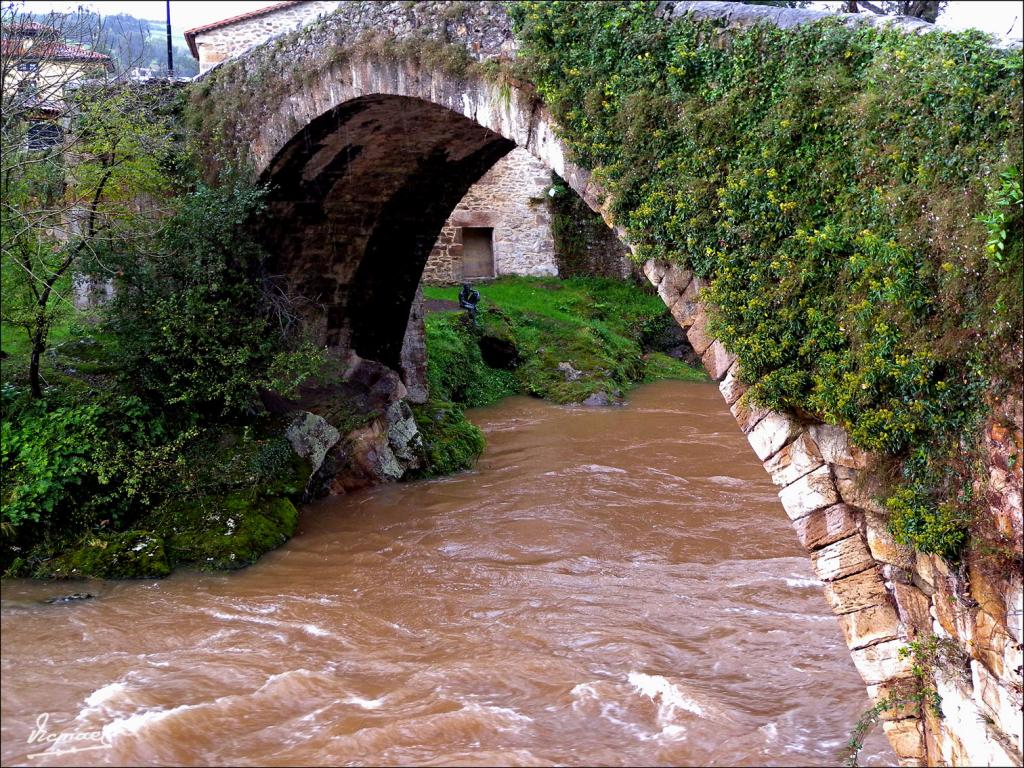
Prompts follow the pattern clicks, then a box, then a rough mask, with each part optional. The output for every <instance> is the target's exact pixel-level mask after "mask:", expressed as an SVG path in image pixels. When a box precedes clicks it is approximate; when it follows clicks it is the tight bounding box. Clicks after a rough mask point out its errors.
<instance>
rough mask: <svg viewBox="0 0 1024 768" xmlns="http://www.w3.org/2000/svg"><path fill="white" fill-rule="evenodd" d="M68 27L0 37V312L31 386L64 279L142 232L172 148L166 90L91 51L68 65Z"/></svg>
mask: <svg viewBox="0 0 1024 768" xmlns="http://www.w3.org/2000/svg"><path fill="white" fill-rule="evenodd" d="M2 14H3V15H2V22H3V31H4V38H5V40H7V41H10V40H17V39H18V36H19V34H23V33H22V32H21V30H24V29H30V28H31V27H28V26H27V24H28V22H27V21H26V19H25V17H24V16H23V15H20V14H19V13H18V11H17V10H16V9H15V8H14V7H13V6H4V7H3V9H2ZM69 31H70V30H68V29H67V28H65V27H58V28H54V29H52V30H50V31H48V32H47V33H46V38H45V39H43V40H40V41H38V42H35V43H34V44H33V45H31V46H28V47H24V46H21V45H7V44H5V46H4V48H3V56H2V59H0V83H2V86H3V88H2V115H3V117H2V120H0V150H2V159H0V193H2V195H0V197H2V202H0V233H2V234H0V270H2V276H3V281H4V301H3V305H2V313H0V317H2V319H3V321H4V322H5V323H8V324H10V325H12V326H15V327H17V328H20V329H22V330H23V331H24V332H25V333H26V334H27V336H28V340H29V344H30V348H31V352H30V363H29V385H30V388H31V391H32V394H33V395H34V396H35V397H41V396H42V393H43V389H42V379H41V375H40V361H41V359H42V355H43V353H44V352H45V351H46V348H47V346H48V341H49V333H50V329H51V328H52V326H53V324H54V322H55V320H56V319H57V318H58V317H60V316H61V315H62V314H63V313H66V312H68V311H70V310H71V309H72V307H73V304H72V301H71V290H72V278H73V277H74V275H75V274H76V273H79V272H81V271H82V269H83V268H84V266H85V265H86V262H87V261H88V262H90V263H91V264H92V265H93V266H94V267H96V266H98V267H99V268H100V269H102V267H103V264H104V261H105V259H106V258H107V257H108V255H109V254H110V253H113V252H115V251H117V250H120V249H125V248H131V247H134V245H133V244H134V243H136V242H139V241H141V240H143V239H145V238H146V237H147V236H148V235H149V234H150V233H151V231H152V229H153V226H154V225H155V223H156V221H157V220H158V218H159V216H160V211H159V210H158V208H157V206H156V205H155V203H154V201H155V200H157V199H159V197H160V196H161V195H163V194H164V193H165V192H166V190H167V178H166V174H165V173H164V167H165V163H166V161H167V159H168V157H169V156H170V154H171V152H172V149H173V135H172V132H171V130H170V128H169V126H168V124H167V118H166V114H164V113H163V111H162V110H161V103H162V102H163V101H165V100H166V98H167V94H166V93H165V92H164V91H162V90H159V89H152V88H143V87H140V86H133V85H132V84H128V83H124V82H123V81H120V80H118V79H116V78H114V77H113V76H112V75H111V73H110V72H109V71H108V70H107V68H106V67H105V66H104V63H105V60H104V59H102V58H100V59H97V60H96V61H97V65H96V66H77V65H76V66H70V65H68V64H67V63H66V62H65V61H64V57H66V50H67V49H66V46H65V44H64V43H63V39H64V37H65V36H66V35H67V34H68V33H69ZM37 36H38V35H37ZM81 58H83V59H84V60H85V61H86V64H88V58H87V57H86V56H85V54H82V55H81Z"/></svg>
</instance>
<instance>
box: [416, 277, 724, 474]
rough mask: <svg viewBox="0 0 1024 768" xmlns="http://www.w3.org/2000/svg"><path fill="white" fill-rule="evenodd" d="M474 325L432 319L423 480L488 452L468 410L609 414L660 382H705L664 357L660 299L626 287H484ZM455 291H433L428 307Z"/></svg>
mask: <svg viewBox="0 0 1024 768" xmlns="http://www.w3.org/2000/svg"><path fill="white" fill-rule="evenodd" d="M478 288H479V290H480V293H481V301H480V305H479V312H478V318H477V323H476V324H475V325H474V324H473V322H472V321H471V320H470V318H469V317H468V316H467V315H466V314H465V313H463V312H460V311H434V312H431V313H430V314H428V316H427V318H426V326H427V355H428V364H427V374H428V378H429V381H430V393H431V401H430V403H428V404H426V405H424V406H420V407H419V408H417V409H416V415H417V421H418V423H419V425H420V429H421V431H422V432H423V436H424V442H425V444H426V447H427V452H428V455H429V457H430V462H429V466H428V467H427V468H426V469H425V470H423V472H422V473H421V475H433V474H445V473H448V472H452V471H455V470H458V469H463V468H466V467H468V466H471V465H472V463H473V461H475V459H476V457H477V456H478V455H479V454H480V452H481V451H482V450H483V446H484V443H483V437H482V435H480V434H479V430H477V429H476V428H475V427H473V426H472V425H471V424H469V423H468V422H466V420H465V418H464V417H463V416H462V412H463V410H464V409H465V408H474V407H480V406H485V405H490V404H491V403H494V402H496V401H498V400H500V399H501V398H503V397H508V396H509V395H516V394H524V395H532V396H535V397H542V398H544V399H546V400H550V401H552V402H555V403H561V404H569V403H586V404H588V405H610V404H614V403H617V402H621V401H622V399H623V397H624V396H625V394H626V393H627V392H628V391H629V389H630V388H632V387H634V386H636V385H638V384H642V383H647V382H651V381H658V380H661V379H684V380H703V379H704V378H705V376H704V373H703V372H702V371H699V370H697V369H695V368H693V367H691V366H689V365H687V364H685V363H683V362H681V361H679V360H676V359H674V358H672V357H670V356H668V355H667V354H665V352H664V350H665V349H667V348H670V347H672V346H673V345H674V343H676V342H678V337H676V336H675V335H674V328H675V326H674V321H673V320H672V318H671V316H670V315H669V314H668V312H667V310H666V309H665V305H664V304H663V303H662V301H661V300H660V299H659V298H658V297H657V296H655V295H652V294H649V293H647V292H645V291H643V290H642V289H641V288H639V287H637V286H636V285H632V284H630V283H627V282H624V281H622V280H610V279H605V278H572V279H569V280H558V279H556V278H529V277H504V278H501V279H499V280H495V281H493V282H489V283H484V284H482V285H480V286H478ZM458 291H459V289H458V288H457V287H437V286H427V287H425V288H424V291H423V293H424V297H425V298H426V299H427V301H428V306H431V305H434V306H437V305H439V304H440V303H442V302H445V301H448V302H452V301H454V299H456V298H457V296H458Z"/></svg>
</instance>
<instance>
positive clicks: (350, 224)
mask: <svg viewBox="0 0 1024 768" xmlns="http://www.w3.org/2000/svg"><path fill="white" fill-rule="evenodd" d="M514 146H515V144H514V143H513V142H511V141H509V140H508V139H505V138H503V137H501V136H499V135H497V134H495V133H494V132H493V131H490V130H488V129H486V128H484V127H482V126H481V125H479V124H478V123H475V122H473V121H472V120H469V119H468V118H466V117H463V116H461V115H457V114H455V113H454V112H452V111H450V110H448V109H445V108H443V107H440V106H437V105H435V104H431V103H429V102H425V101H423V100H421V99H412V98H407V97H400V96H387V95H374V96H365V97H361V98H357V99H353V100H351V101H348V102H345V103H344V104H342V105H340V106H338V107H336V108H334V109H331V110H329V111H328V112H327V113H325V114H323V115H321V116H320V117H318V118H316V119H315V120H313V121H312V122H311V123H309V125H307V126H306V127H305V128H303V129H302V130H301V131H299V132H298V133H297V134H296V135H295V136H294V137H293V138H292V140H291V141H289V142H288V144H287V145H286V146H285V147H284V149H282V150H281V152H280V153H279V154H278V155H277V157H275V158H274V160H273V162H272V163H271V164H270V166H269V167H268V168H267V170H266V171H265V172H264V174H263V180H264V181H265V182H267V183H269V184H270V185H271V192H270V195H269V197H268V201H267V212H266V216H265V218H264V220H263V227H262V238H263V241H264V243H265V244H266V246H267V249H268V251H269V253H270V254H272V258H273V262H272V264H271V269H272V271H274V272H275V273H278V274H282V275H286V276H287V279H288V282H289V284H290V286H289V287H290V289H291V291H292V292H294V293H296V294H298V295H301V296H304V297H306V298H308V299H310V300H312V301H315V302H317V303H318V304H320V305H321V306H322V307H323V308H324V310H325V312H324V316H323V322H324V323H325V327H324V328H323V331H324V334H325V338H326V341H327V343H328V344H329V345H331V346H333V347H345V348H351V349H353V350H354V351H355V352H356V353H357V354H358V355H359V356H360V357H363V358H367V359H371V360H376V361H378V362H381V363H383V364H384V365H387V366H389V367H391V368H397V367H398V365H399V362H400V361H399V355H400V352H401V347H402V340H403V337H404V334H405V329H406V324H407V320H408V317H409V307H410V305H411V303H412V300H413V296H414V294H415V291H416V287H417V285H418V284H419V280H420V275H421V273H422V271H423V266H424V264H426V260H427V257H428V256H429V255H430V250H431V248H432V247H433V244H434V242H435V240H436V238H437V234H438V232H440V230H441V227H442V225H443V224H444V222H445V220H446V218H447V217H448V215H449V213H450V212H451V211H452V209H453V208H454V207H455V206H456V205H457V204H458V202H459V200H461V199H462V197H463V196H464V195H465V194H466V191H467V190H468V189H469V188H470V187H471V186H472V185H473V184H474V183H475V182H476V181H477V180H478V179H479V178H480V177H481V176H482V175H483V174H484V173H485V172H486V171H487V170H488V169H489V168H490V167H491V166H492V165H493V164H494V163H495V162H496V161H497V160H498V159H500V158H501V157H502V156H503V155H505V154H506V153H508V152H509V151H511V149H512V148H513V147H514Z"/></svg>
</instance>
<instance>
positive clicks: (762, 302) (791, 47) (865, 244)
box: [512, 2, 1022, 556]
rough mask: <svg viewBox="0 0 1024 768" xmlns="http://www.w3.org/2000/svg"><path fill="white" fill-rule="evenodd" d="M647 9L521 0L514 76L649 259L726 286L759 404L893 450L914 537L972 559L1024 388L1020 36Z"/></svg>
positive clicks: (727, 333)
mask: <svg viewBox="0 0 1024 768" xmlns="http://www.w3.org/2000/svg"><path fill="white" fill-rule="evenodd" d="M654 5H655V4H654V3H652V2H623V3H582V4H581V3H566V2H545V3H537V2H521V3H516V4H515V5H514V6H513V8H512V17H513V20H514V23H515V27H516V36H517V39H518V40H519V41H520V45H521V47H520V50H519V61H518V62H517V66H518V67H519V70H520V72H521V73H522V75H523V76H524V77H525V78H527V79H529V80H530V81H532V82H533V83H534V84H535V85H536V88H537V91H538V94H539V96H540V98H541V100H542V101H543V102H544V103H545V104H546V105H547V106H548V107H549V108H550V109H551V111H552V114H553V116H554V118H555V120H556V121H557V122H558V123H559V125H560V126H561V129H562V134H561V136H562V139H563V141H564V142H565V144H566V146H567V147H568V148H569V150H570V152H571V153H572V154H573V156H574V157H573V159H574V160H575V161H576V162H578V163H580V164H581V165H583V166H585V167H587V168H589V169H591V170H593V172H594V175H595V178H596V179H597V180H598V181H599V183H600V184H601V185H602V186H603V188H604V189H605V190H607V191H608V193H609V195H610V198H611V200H610V209H611V211H612V214H613V216H614V219H615V221H616V223H617V224H618V225H621V226H624V227H625V229H626V230H627V232H628V234H629V238H630V241H631V242H632V243H633V244H634V245H635V247H636V252H637V255H638V257H639V258H640V259H641V260H643V259H647V258H651V257H653V258H658V259H666V260H669V261H672V262H676V263H679V264H682V265H685V266H687V267H689V268H692V269H694V270H695V271H696V272H697V274H698V275H700V276H702V277H704V278H707V279H709V280H710V281H711V285H710V288H709V289H707V291H706V292H705V293H704V294H702V297H703V298H704V300H706V301H708V302H709V304H710V306H711V308H712V325H711V329H710V330H711V331H712V333H713V334H714V335H716V336H717V337H718V338H719V339H721V341H722V342H723V343H725V344H726V346H727V347H728V348H729V349H730V350H731V351H732V352H734V353H736V354H737V355H738V356H739V359H740V363H741V367H742V371H743V376H744V378H745V379H746V381H747V383H749V384H751V385H752V386H751V388H750V390H749V394H748V397H749V398H751V400H752V401H753V402H756V403H758V404H761V405H764V406H766V407H770V408H772V409H776V410H790V411H794V412H796V413H798V414H801V413H802V414H805V415H807V416H812V417H814V418H817V419H820V420H823V421H826V422H828V423H833V424H838V425H841V426H842V427H844V428H845V429H847V430H848V432H849V434H850V435H851V438H852V439H853V440H854V442H855V443H856V444H857V445H858V446H859V447H861V448H864V449H868V450H871V451H874V452H876V453H878V454H880V455H882V456H885V457H888V458H889V460H890V461H891V466H890V467H889V471H890V473H891V475H892V480H893V483H892V484H891V489H890V492H889V497H888V499H887V502H886V504H887V506H888V507H889V509H890V510H891V512H892V513H893V516H892V527H893V530H894V532H895V533H896V535H897V537H898V538H899V539H900V540H902V541H903V542H905V543H910V544H913V545H914V546H916V547H917V548H918V549H921V550H924V551H929V552H936V553H940V554H943V555H946V556H955V555H957V554H958V553H959V550H960V549H961V548H962V546H963V544H964V542H965V540H966V529H967V527H968V525H969V520H970V517H971V513H972V506H973V505H974V503H975V500H974V499H972V498H971V491H970V488H971V478H972V476H973V474H974V473H975V472H976V471H977V470H978V468H979V467H980V463H979V460H980V457H975V456H974V455H973V454H972V453H971V452H970V450H969V449H968V447H969V446H972V445H977V444H979V443H980V441H979V440H978V439H977V438H978V434H977V433H978V430H979V428H980V425H981V423H982V420H983V418H984V416H985V415H986V413H987V412H988V405H987V401H989V400H990V399H991V398H993V397H995V398H998V397H1000V396H1001V395H1003V394H1005V393H1007V392H1009V391H1019V386H1020V365H1021V343H1020V339H1021V329H1022V321H1021V311H1022V305H1021V281H1022V266H1021V265H1022V256H1021V253H1022V246H1021V242H1022V234H1021V229H1022V218H1021V187H1020V164H1021V97H1022V87H1021V70H1022V58H1021V52H1020V50H1015V51H1007V50H999V49H997V48H994V47H993V46H992V45H991V44H990V41H989V40H988V39H987V38H986V37H985V36H984V35H982V34H981V33H978V32H965V33H959V34H953V33H947V32H938V31H936V32H930V33H928V34H925V35H908V34H906V33H904V32H901V31H898V30H886V29H880V28H877V27H870V26H864V27H855V28H849V27H847V26H844V25H843V24H842V23H841V22H840V21H839V20H824V21H821V22H818V23H815V24H810V25H803V26H799V27H793V28H789V29H779V28H777V27H774V26H770V25H758V26H755V27H751V28H747V29H731V30H729V32H728V35H724V34H721V33H722V30H721V29H719V28H717V27H716V26H715V23H714V22H713V21H707V20H704V21H696V20H693V19H692V17H685V16H684V17H682V18H678V19H675V20H673V21H671V22H666V21H665V20H663V19H661V18H658V17H657V16H656V14H655V12H654V11H655V9H654Z"/></svg>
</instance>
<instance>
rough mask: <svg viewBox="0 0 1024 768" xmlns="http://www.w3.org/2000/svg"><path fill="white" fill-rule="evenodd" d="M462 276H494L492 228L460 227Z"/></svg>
mask: <svg viewBox="0 0 1024 768" xmlns="http://www.w3.org/2000/svg"><path fill="white" fill-rule="evenodd" d="M462 276H463V277H464V278H474V277H494V229H493V228H492V227H463V228H462Z"/></svg>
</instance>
